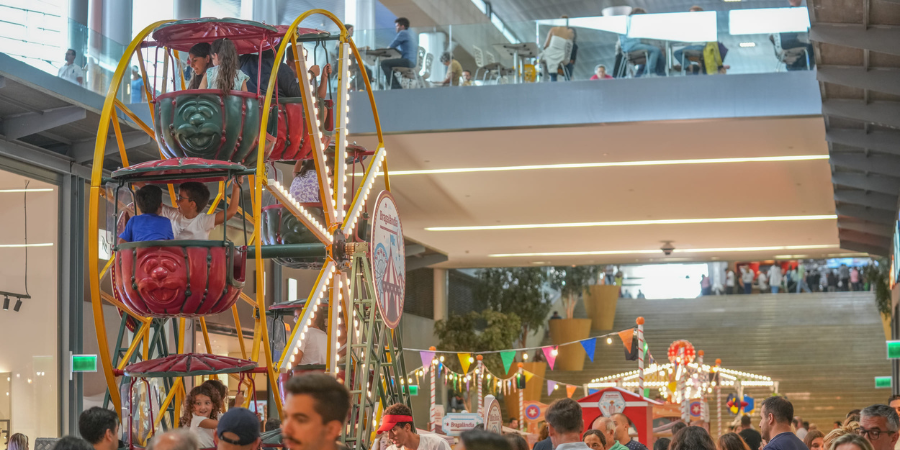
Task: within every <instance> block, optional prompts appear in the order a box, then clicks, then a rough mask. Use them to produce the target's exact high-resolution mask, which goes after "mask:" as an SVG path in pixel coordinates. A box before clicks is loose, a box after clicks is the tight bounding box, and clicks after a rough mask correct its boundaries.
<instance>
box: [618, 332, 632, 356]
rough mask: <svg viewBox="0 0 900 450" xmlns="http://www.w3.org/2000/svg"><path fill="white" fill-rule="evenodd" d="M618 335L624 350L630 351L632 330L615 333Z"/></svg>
mask: <svg viewBox="0 0 900 450" xmlns="http://www.w3.org/2000/svg"><path fill="white" fill-rule="evenodd" d="M617 334H618V335H619V339H621V340H622V345H624V346H625V350H627V351H631V341H632V340H633V339H634V329H633V328H629V329H627V330H624V331H620V332H618V333H617Z"/></svg>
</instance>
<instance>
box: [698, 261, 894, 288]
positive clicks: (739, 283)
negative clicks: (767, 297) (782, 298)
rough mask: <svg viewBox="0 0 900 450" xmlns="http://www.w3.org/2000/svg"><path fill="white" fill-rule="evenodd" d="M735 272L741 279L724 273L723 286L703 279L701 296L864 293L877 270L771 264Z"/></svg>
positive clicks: (701, 280) (816, 265)
mask: <svg viewBox="0 0 900 450" xmlns="http://www.w3.org/2000/svg"><path fill="white" fill-rule="evenodd" d="M737 269H738V271H740V275H738V274H737V273H735V271H734V270H732V269H731V268H728V269H726V270H725V277H724V280H725V281H724V286H723V285H722V284H721V283H717V284H713V282H712V280H711V279H710V277H707V276H706V275H702V276H701V279H700V289H701V295H721V294H725V295H732V294H751V293H753V289H754V288H757V290H758V292H759V293H769V292H771V293H772V294H778V293H779V292H784V293H800V292H838V291H867V290H869V288H870V285H871V283H870V282H869V275H870V274H873V273H874V272H872V271H874V270H877V269H875V268H874V267H872V266H870V265H865V266H859V267H857V266H848V265H846V264H841V265H840V266H839V267H828V266H827V265H825V264H817V263H809V264H807V263H804V262H800V263H799V264H796V265H782V264H772V265H771V266H769V267H768V268H767V269H764V268H763V267H760V268H759V269H757V270H754V269H753V268H752V267H751V266H750V265H738V267H737Z"/></svg>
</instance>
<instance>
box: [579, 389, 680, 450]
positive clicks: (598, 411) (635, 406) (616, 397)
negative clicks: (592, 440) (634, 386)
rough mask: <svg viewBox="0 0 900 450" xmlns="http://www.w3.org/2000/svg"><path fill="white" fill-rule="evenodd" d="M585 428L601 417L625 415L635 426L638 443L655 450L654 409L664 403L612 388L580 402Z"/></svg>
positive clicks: (591, 395) (600, 391)
mask: <svg viewBox="0 0 900 450" xmlns="http://www.w3.org/2000/svg"><path fill="white" fill-rule="evenodd" d="M578 403H579V404H580V405H581V415H582V417H584V424H585V427H588V426H589V425H590V424H592V423H594V420H596V419H597V418H599V417H612V416H613V415H614V414H624V415H625V417H627V418H628V419H629V420H631V423H632V424H633V425H634V429H635V431H637V434H638V441H640V442H641V443H643V444H644V445H646V446H647V447H648V448H653V440H654V439H653V407H654V406H662V405H663V403H662V402H658V401H655V400H651V399H649V398H645V397H644V396H641V395H638V394H635V393H634V392H631V391H628V390H625V389H622V388H619V387H615V386H610V387H607V388H604V389H601V390H599V391H597V392H594V393H593V394H590V395H588V396H587V397H584V398H582V399H581V400H578Z"/></svg>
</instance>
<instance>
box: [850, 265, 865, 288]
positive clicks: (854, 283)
mask: <svg viewBox="0 0 900 450" xmlns="http://www.w3.org/2000/svg"><path fill="white" fill-rule="evenodd" d="M850 289H851V290H854V291H861V290H862V283H860V282H859V269H857V268H856V267H853V268H851V269H850Z"/></svg>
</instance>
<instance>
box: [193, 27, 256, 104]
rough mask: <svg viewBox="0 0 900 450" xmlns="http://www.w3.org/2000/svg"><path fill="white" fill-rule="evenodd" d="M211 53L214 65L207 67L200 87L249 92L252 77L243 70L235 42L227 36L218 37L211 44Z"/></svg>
mask: <svg viewBox="0 0 900 450" xmlns="http://www.w3.org/2000/svg"><path fill="white" fill-rule="evenodd" d="M210 54H211V55H212V62H213V64H214V66H213V67H210V68H208V69H206V73H205V74H203V79H202V80H201V81H200V89H221V90H223V91H225V92H228V91H244V92H247V80H249V79H250V77H248V76H247V74H245V73H244V72H242V71H241V66H240V62H239V60H238V53H237V48H235V46H234V42H231V40H230V39H227V38H222V39H217V40H215V41H214V42H213V43H212V45H211V46H210Z"/></svg>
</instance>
